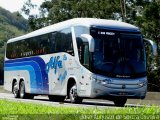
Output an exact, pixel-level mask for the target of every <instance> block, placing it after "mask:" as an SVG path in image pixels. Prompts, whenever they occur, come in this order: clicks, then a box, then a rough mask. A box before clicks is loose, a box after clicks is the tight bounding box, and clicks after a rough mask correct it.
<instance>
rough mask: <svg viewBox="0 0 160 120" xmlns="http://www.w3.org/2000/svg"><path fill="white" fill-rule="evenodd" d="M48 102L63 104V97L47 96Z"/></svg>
mask: <svg viewBox="0 0 160 120" xmlns="http://www.w3.org/2000/svg"><path fill="white" fill-rule="evenodd" d="M48 97H49V100H50V101H54V102H64V100H65V96H57V95H48Z"/></svg>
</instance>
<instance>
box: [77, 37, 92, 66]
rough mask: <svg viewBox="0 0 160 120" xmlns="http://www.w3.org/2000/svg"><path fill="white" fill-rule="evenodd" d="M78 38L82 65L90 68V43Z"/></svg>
mask: <svg viewBox="0 0 160 120" xmlns="http://www.w3.org/2000/svg"><path fill="white" fill-rule="evenodd" d="M76 40H77V48H78V55H79V60H80V62H81V64H82V65H84V66H85V67H86V68H89V45H88V43H85V42H83V41H82V39H81V38H79V37H77V38H76Z"/></svg>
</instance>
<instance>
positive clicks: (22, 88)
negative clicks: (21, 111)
mask: <svg viewBox="0 0 160 120" xmlns="http://www.w3.org/2000/svg"><path fill="white" fill-rule="evenodd" d="M19 94H20V98H22V99H26V98H27V94H26V92H25V83H24V81H21V82H20V86H19Z"/></svg>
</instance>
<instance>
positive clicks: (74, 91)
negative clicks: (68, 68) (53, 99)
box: [69, 84, 83, 103]
mask: <svg viewBox="0 0 160 120" xmlns="http://www.w3.org/2000/svg"><path fill="white" fill-rule="evenodd" d="M69 98H70V101H71V103H82V100H83V99H82V98H80V97H78V94H77V85H76V84H74V85H72V87H71V88H70V90H69Z"/></svg>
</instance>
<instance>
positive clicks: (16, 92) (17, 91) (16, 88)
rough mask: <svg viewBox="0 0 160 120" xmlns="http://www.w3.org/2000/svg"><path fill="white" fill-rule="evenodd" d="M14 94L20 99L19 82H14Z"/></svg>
mask: <svg viewBox="0 0 160 120" xmlns="http://www.w3.org/2000/svg"><path fill="white" fill-rule="evenodd" d="M13 94H14V97H15V98H19V97H20V95H19V89H18V85H17V81H16V82H14V84H13Z"/></svg>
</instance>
